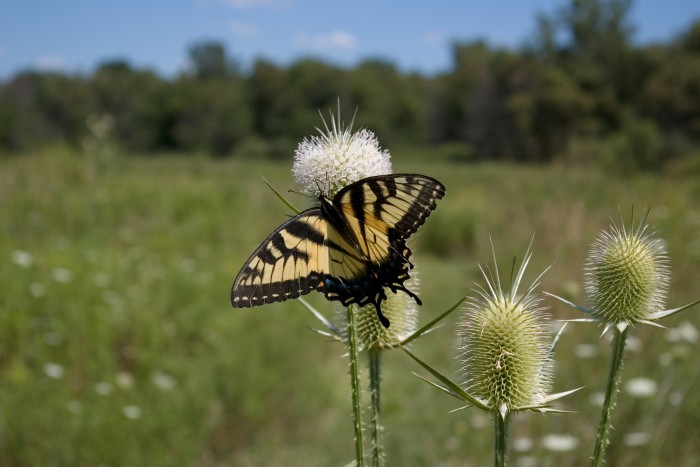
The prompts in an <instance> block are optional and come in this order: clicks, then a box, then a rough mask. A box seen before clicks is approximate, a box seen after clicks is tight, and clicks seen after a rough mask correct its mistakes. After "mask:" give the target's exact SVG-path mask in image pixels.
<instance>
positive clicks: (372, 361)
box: [368, 347, 384, 467]
mask: <svg viewBox="0 0 700 467" xmlns="http://www.w3.org/2000/svg"><path fill="white" fill-rule="evenodd" d="M368 355H369V388H370V395H371V397H372V466H373V467H381V466H383V465H384V453H383V450H382V440H381V436H382V422H381V418H380V413H381V401H380V397H379V396H380V393H381V391H380V385H381V356H382V351H381V350H380V349H378V348H377V347H372V348H370V349H369V352H368Z"/></svg>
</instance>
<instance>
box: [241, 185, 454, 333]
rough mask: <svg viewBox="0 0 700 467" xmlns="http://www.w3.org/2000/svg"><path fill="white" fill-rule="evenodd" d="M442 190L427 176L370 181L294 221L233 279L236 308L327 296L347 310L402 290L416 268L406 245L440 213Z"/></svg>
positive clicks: (384, 320) (383, 319)
mask: <svg viewBox="0 0 700 467" xmlns="http://www.w3.org/2000/svg"><path fill="white" fill-rule="evenodd" d="M444 195H445V187H444V186H443V185H442V184H441V183H440V182H438V181H437V180H435V179H433V178H430V177H427V176H425V175H417V174H393V175H379V176H375V177H368V178H364V179H362V180H359V181H357V182H354V183H351V184H350V185H347V186H346V187H344V188H342V189H341V190H340V191H338V193H337V194H336V195H335V196H333V198H332V199H331V198H329V197H326V196H324V195H320V196H319V202H320V206H318V207H313V208H311V209H308V210H306V211H303V212H301V213H300V214H298V215H296V216H294V217H292V218H291V219H289V220H288V221H286V222H285V223H284V224H282V225H281V226H279V227H278V228H277V229H276V230H275V231H274V232H272V234H270V236H269V237H267V238H266V239H265V240H264V241H263V242H262V244H261V245H260V246H259V247H258V248H257V249H256V250H255V252H253V254H252V255H251V256H250V258H248V260H247V261H246V262H245V264H244V265H243V268H242V269H241V271H240V272H239V273H238V276H237V277H236V279H235V280H234V281H233V287H232V288H231V304H232V305H233V307H234V308H248V307H253V306H258V305H263V304H266V303H272V302H279V301H283V300H288V299H292V298H297V297H299V296H301V295H305V294H307V293H309V292H311V291H312V290H317V291H319V292H322V293H323V294H324V295H325V297H326V298H327V299H328V300H338V301H340V302H341V303H342V304H343V305H344V306H348V305H351V304H358V305H360V306H363V305H367V304H370V303H371V304H373V305H374V307H375V308H376V310H377V316H378V317H379V320H380V321H381V323H382V324H383V325H384V326H385V327H387V328H388V327H389V324H390V323H389V320H388V319H387V318H386V317H385V316H384V315H383V314H382V311H381V302H382V301H383V300H386V298H387V297H386V293H385V290H384V289H385V288H388V289H390V290H391V291H392V292H394V293H396V292H397V291H399V290H401V291H403V292H405V293H407V294H408V295H409V296H411V297H412V298H413V299H414V300H415V301H416V303H418V304H419V305H420V304H421V301H420V299H419V298H418V296H416V294H414V293H413V292H411V291H410V290H408V289H406V287H404V285H403V283H404V282H405V281H406V280H407V279H408V278H409V270H410V269H412V268H413V264H411V262H410V261H409V258H410V256H411V250H410V249H409V248H408V247H407V246H406V240H407V239H408V238H409V237H410V236H411V235H412V234H413V233H414V232H415V231H416V230H418V228H419V227H420V226H421V225H423V223H424V222H425V219H426V218H427V217H428V216H429V215H430V213H431V212H432V211H433V210H434V209H435V207H436V202H437V200H438V199H440V198H442V197H443V196H444Z"/></svg>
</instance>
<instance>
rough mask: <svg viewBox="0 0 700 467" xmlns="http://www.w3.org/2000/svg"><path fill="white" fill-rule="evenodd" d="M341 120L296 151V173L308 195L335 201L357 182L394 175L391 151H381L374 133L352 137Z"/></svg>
mask: <svg viewBox="0 0 700 467" xmlns="http://www.w3.org/2000/svg"><path fill="white" fill-rule="evenodd" d="M337 120H338V123H336V118H335V117H332V118H331V128H328V126H326V132H325V133H323V132H322V133H321V135H320V136H312V137H310V138H305V139H304V140H303V141H302V142H301V143H299V147H298V148H297V150H296V151H295V154H294V165H293V167H292V173H293V174H294V179H295V180H296V182H297V183H298V184H299V185H300V187H301V190H302V191H303V192H304V193H306V194H309V195H313V196H319V195H324V196H326V197H332V196H333V195H334V194H335V193H337V192H338V191H339V190H340V189H341V188H343V187H345V186H347V185H349V184H351V183H353V182H356V181H358V180H361V179H363V178H367V177H371V176H374V175H387V174H390V173H391V156H390V155H389V151H387V150H386V149H381V148H380V147H379V141H378V140H377V137H376V136H375V135H374V133H372V132H371V131H369V130H360V131H358V132H356V133H352V132H351V129H350V128H343V127H342V126H341V125H340V116H338V118H337ZM324 123H325V122H324Z"/></svg>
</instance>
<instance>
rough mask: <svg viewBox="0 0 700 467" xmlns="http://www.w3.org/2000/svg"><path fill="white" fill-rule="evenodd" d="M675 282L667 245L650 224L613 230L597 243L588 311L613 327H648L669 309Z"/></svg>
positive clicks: (587, 283)
mask: <svg viewBox="0 0 700 467" xmlns="http://www.w3.org/2000/svg"><path fill="white" fill-rule="evenodd" d="M645 217H646V216H645ZM669 278H670V267H669V258H668V255H667V253H666V245H665V243H664V241H663V240H661V239H659V238H658V237H656V236H655V235H654V233H653V232H652V231H651V229H650V228H649V226H648V225H647V224H645V223H643V222H641V223H640V224H639V226H638V227H637V228H635V229H633V230H628V229H627V228H625V227H624V225H623V227H621V228H620V227H617V226H616V225H614V224H613V225H611V226H610V228H609V229H608V230H604V231H602V232H601V233H600V234H599V235H598V237H597V238H596V239H595V241H594V242H593V245H592V246H591V249H590V251H589V253H588V257H587V259H586V262H585V265H584V288H585V291H586V298H587V305H588V308H589V309H590V310H591V315H592V317H593V318H594V319H596V320H598V321H600V322H604V323H609V324H613V325H617V324H620V323H627V324H635V323H639V322H644V321H647V320H649V319H650V318H651V317H653V316H654V315H655V314H657V313H659V312H661V311H662V310H663V309H664V306H665V303H666V297H667V295H668V288H669V281H670V279H669Z"/></svg>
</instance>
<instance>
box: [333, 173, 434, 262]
mask: <svg viewBox="0 0 700 467" xmlns="http://www.w3.org/2000/svg"><path fill="white" fill-rule="evenodd" d="M444 194H445V187H444V186H443V185H442V184H441V183H440V182H438V181H437V180H435V179H433V178H430V177H426V176H424V175H414V174H397V175H392V176H386V175H382V176H377V177H370V178H366V179H364V180H361V181H360V182H358V183H354V184H352V185H349V186H347V187H346V188H344V189H343V190H341V191H340V192H339V193H338V194H337V195H336V197H335V199H334V203H333V204H334V205H335V206H337V207H339V209H341V210H342V212H343V214H344V215H345V218H346V219H347V222H348V224H349V226H350V227H351V230H352V231H353V232H354V233H355V235H356V236H357V243H358V246H359V247H360V248H361V249H362V252H363V253H364V254H365V255H366V256H367V257H368V258H369V259H370V260H371V261H373V262H381V261H382V260H384V259H386V258H388V257H389V256H390V254H391V251H390V249H391V247H392V242H393V240H395V239H406V238H408V237H409V236H410V235H411V234H412V233H414V232H415V231H416V230H418V228H419V227H420V226H421V225H423V223H424V222H425V219H426V218H427V217H428V215H430V213H431V212H432V211H433V210H434V209H435V206H436V202H437V200H438V199H440V198H442V197H443V196H444Z"/></svg>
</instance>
